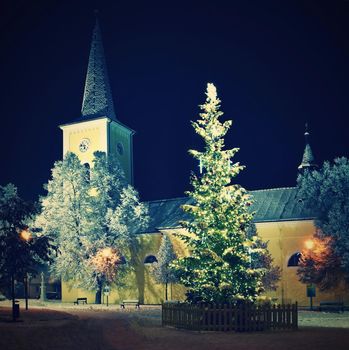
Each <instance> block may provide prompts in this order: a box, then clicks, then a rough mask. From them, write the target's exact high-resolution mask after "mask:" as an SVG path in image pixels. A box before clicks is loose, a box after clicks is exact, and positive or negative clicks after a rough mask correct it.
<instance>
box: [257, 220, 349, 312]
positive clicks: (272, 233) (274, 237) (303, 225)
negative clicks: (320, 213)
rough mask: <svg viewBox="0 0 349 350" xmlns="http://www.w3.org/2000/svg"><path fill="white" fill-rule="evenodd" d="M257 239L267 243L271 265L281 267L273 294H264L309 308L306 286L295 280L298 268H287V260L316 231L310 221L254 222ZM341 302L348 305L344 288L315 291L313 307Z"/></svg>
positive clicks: (348, 300)
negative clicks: (278, 280) (279, 276)
mask: <svg viewBox="0 0 349 350" xmlns="http://www.w3.org/2000/svg"><path fill="white" fill-rule="evenodd" d="M256 226H257V232H258V234H259V236H260V237H261V238H262V239H263V240H265V241H268V242H269V244H268V249H269V251H270V253H271V255H272V257H273V259H274V264H275V265H278V266H279V267H280V268H281V278H280V282H279V287H278V289H277V291H276V292H269V293H267V295H268V296H270V297H272V298H274V299H277V302H284V303H289V302H296V301H297V302H298V304H299V305H300V306H308V305H309V302H310V301H309V298H308V297H307V294H306V288H307V286H306V285H305V284H303V283H301V282H299V280H298V276H297V267H288V266H287V264H288V261H289V258H290V257H291V256H292V255H293V254H295V253H297V252H301V251H302V250H303V249H305V248H306V246H305V243H306V242H307V241H308V240H311V239H312V236H313V234H314V232H315V226H314V222H313V220H298V221H279V222H265V223H257V224H256ZM329 300H330V301H331V300H332V301H333V300H343V301H345V302H346V303H348V304H349V291H348V290H346V289H345V288H343V287H340V288H335V289H333V290H331V291H328V292H320V291H319V290H318V288H316V297H314V298H313V304H314V305H319V303H320V301H329Z"/></svg>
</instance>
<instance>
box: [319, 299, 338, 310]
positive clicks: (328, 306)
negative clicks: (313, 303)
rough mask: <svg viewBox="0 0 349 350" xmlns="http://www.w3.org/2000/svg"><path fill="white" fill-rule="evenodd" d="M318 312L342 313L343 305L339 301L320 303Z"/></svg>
mask: <svg viewBox="0 0 349 350" xmlns="http://www.w3.org/2000/svg"><path fill="white" fill-rule="evenodd" d="M319 310H320V311H329V312H344V303H343V302H341V301H320V307H319Z"/></svg>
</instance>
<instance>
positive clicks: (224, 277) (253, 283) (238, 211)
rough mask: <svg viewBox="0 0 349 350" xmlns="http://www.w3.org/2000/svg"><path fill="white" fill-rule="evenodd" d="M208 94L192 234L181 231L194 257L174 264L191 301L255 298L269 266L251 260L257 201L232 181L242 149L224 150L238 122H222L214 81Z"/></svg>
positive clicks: (200, 124)
mask: <svg viewBox="0 0 349 350" xmlns="http://www.w3.org/2000/svg"><path fill="white" fill-rule="evenodd" d="M206 96H207V98H206V102H205V103H204V104H203V105H202V106H200V108H201V110H202V113H201V114H200V118H199V119H198V120H197V121H195V122H193V123H192V125H193V127H194V129H195V131H196V133H197V134H199V135H200V136H201V137H202V138H203V140H204V142H205V149H204V151H203V152H200V151H196V150H190V154H192V155H193V157H194V158H196V159H197V160H198V162H199V167H200V174H199V175H196V174H192V177H191V184H192V186H193V190H192V191H190V192H188V193H187V194H188V195H189V196H190V197H191V198H192V199H193V204H191V205H184V206H183V210H184V211H185V212H186V213H188V214H190V216H191V220H189V221H185V222H183V223H182V224H183V226H184V227H185V228H186V229H187V231H188V233H183V234H179V236H180V238H181V239H182V240H183V241H184V242H185V243H186V244H187V245H188V247H189V250H190V256H188V257H184V258H180V259H178V260H177V261H176V262H175V264H174V265H175V267H176V268H177V269H178V270H179V273H180V282H181V283H183V284H184V285H185V286H186V287H187V288H188V292H187V298H188V300H189V301H190V302H200V301H203V302H227V301H236V300H239V299H240V300H241V299H243V300H254V299H255V298H256V297H257V295H258V294H259V293H260V292H261V291H262V290H263V285H262V276H263V273H264V269H263V268H253V266H252V264H251V257H252V256H253V253H254V244H253V242H254V241H253V237H251V238H249V235H248V234H247V230H248V227H249V226H250V224H251V220H252V214H251V213H250V212H249V210H248V209H249V206H250V204H251V199H250V196H249V195H248V193H247V192H246V190H245V189H244V188H242V187H241V186H239V185H236V184H233V183H232V179H233V178H234V177H235V176H236V175H237V174H238V173H239V172H240V171H241V170H242V169H243V167H242V166H241V165H240V164H239V163H232V161H231V159H232V158H233V156H234V155H235V153H236V152H237V151H238V149H237V148H234V149H228V150H225V149H224V139H223V138H224V136H225V134H226V133H227V131H228V130H229V128H230V126H231V123H232V122H231V121H225V122H224V123H221V122H220V121H219V117H221V116H222V114H223V113H222V112H221V111H219V107H220V100H219V98H218V97H217V92H216V87H215V86H214V85H213V84H208V85H207V91H206Z"/></svg>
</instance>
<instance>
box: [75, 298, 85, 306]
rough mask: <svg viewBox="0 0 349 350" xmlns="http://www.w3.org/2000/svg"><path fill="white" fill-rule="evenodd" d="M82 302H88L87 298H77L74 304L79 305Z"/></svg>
mask: <svg viewBox="0 0 349 350" xmlns="http://www.w3.org/2000/svg"><path fill="white" fill-rule="evenodd" d="M80 302H81V304H87V298H76V301H74V305H79V304H80Z"/></svg>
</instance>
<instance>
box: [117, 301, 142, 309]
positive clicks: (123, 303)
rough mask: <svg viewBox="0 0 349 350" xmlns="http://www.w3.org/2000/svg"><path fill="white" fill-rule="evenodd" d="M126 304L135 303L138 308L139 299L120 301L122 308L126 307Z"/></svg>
mask: <svg viewBox="0 0 349 350" xmlns="http://www.w3.org/2000/svg"><path fill="white" fill-rule="evenodd" d="M126 305H134V306H135V307H136V309H139V300H123V301H122V302H121V303H120V307H121V308H122V309H124V308H125V306H126Z"/></svg>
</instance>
